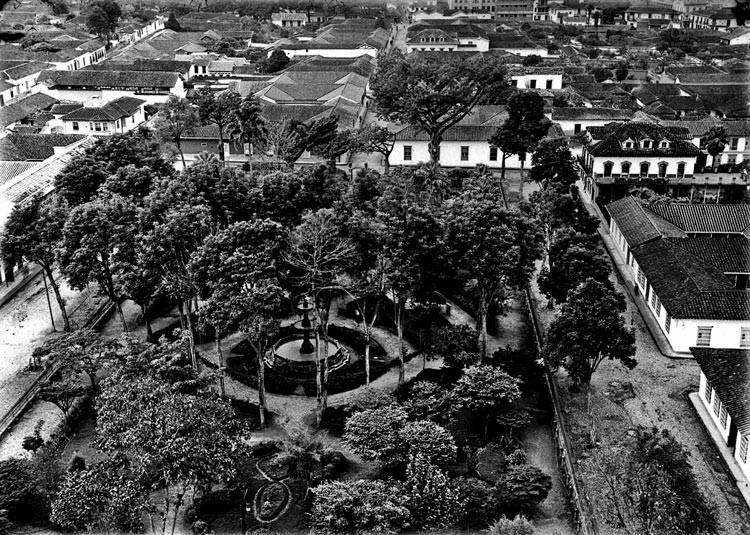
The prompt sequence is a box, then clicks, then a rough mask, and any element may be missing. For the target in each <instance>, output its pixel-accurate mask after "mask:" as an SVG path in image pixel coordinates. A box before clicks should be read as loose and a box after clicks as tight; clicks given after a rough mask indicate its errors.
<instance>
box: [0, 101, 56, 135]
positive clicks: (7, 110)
mask: <svg viewBox="0 0 750 535" xmlns="http://www.w3.org/2000/svg"><path fill="white" fill-rule="evenodd" d="M56 102H59V101H58V100H57V99H56V98H54V97H51V96H49V95H47V94H44V93H34V94H32V95H29V96H28V97H26V98H23V99H21V100H18V101H16V102H13V103H12V104H8V105H7V106H4V107H2V108H0V127H2V128H4V127H6V126H8V125H9V124H13V123H15V122H18V121H20V120H22V119H26V118H27V117H29V116H31V115H33V114H35V113H37V112H39V111H41V110H44V109H46V108H49V107H50V106H52V105H53V104H55V103H56Z"/></svg>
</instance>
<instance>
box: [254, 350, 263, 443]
mask: <svg viewBox="0 0 750 535" xmlns="http://www.w3.org/2000/svg"><path fill="white" fill-rule="evenodd" d="M263 352H264V348H263V345H262V344H260V343H258V344H257V345H256V347H255V358H256V359H257V360H258V411H259V413H260V427H261V429H264V428H265V427H266V361H265V359H264V358H263Z"/></svg>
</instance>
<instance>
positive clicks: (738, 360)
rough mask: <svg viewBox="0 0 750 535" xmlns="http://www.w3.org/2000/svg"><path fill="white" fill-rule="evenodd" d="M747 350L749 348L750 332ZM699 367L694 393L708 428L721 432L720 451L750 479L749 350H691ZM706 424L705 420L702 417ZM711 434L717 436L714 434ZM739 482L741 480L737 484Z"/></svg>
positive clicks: (699, 348) (694, 399) (695, 400)
mask: <svg viewBox="0 0 750 535" xmlns="http://www.w3.org/2000/svg"><path fill="white" fill-rule="evenodd" d="M745 339H746V340H747V341H746V343H745V345H744V346H743V347H744V348H747V347H750V329H748V332H747V333H746V338H745ZM690 352H691V353H692V354H693V356H694V357H695V360H696V362H697V363H698V365H699V366H700V387H699V390H698V392H697V393H695V394H691V395H690V398H691V401H693V403H694V404H695V403H696V402H699V403H700V404H701V405H702V406H703V407H704V408H705V410H706V413H707V415H708V416H709V418H710V420H709V421H710V423H709V424H708V425H713V429H714V430H715V431H716V432H718V434H719V435H720V437H721V442H720V443H718V444H717V446H719V447H720V448H727V449H728V450H729V452H730V453H731V454H732V457H733V458H734V460H735V461H736V462H737V465H738V466H739V468H740V470H741V472H742V473H743V474H744V476H745V485H747V481H748V480H750V452H749V450H750V349H714V348H708V347H691V348H690ZM703 420H704V422H706V418H703ZM711 434H712V435H713V434H714V433H711ZM738 482H739V481H738Z"/></svg>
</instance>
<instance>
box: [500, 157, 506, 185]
mask: <svg viewBox="0 0 750 535" xmlns="http://www.w3.org/2000/svg"><path fill="white" fill-rule="evenodd" d="M507 159H508V157H507V156H506V155H505V151H503V160H502V162H501V164H500V182H505V160H507Z"/></svg>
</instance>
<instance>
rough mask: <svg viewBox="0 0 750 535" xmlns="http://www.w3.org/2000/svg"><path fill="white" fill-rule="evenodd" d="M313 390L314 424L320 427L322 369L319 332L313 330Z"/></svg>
mask: <svg viewBox="0 0 750 535" xmlns="http://www.w3.org/2000/svg"><path fill="white" fill-rule="evenodd" d="M315 389H316V396H315V397H316V400H315V401H316V403H317V405H316V407H315V422H316V423H317V424H318V426H320V424H321V422H322V421H323V411H322V410H321V407H322V406H323V368H322V366H321V363H320V332H319V331H318V329H315Z"/></svg>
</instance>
